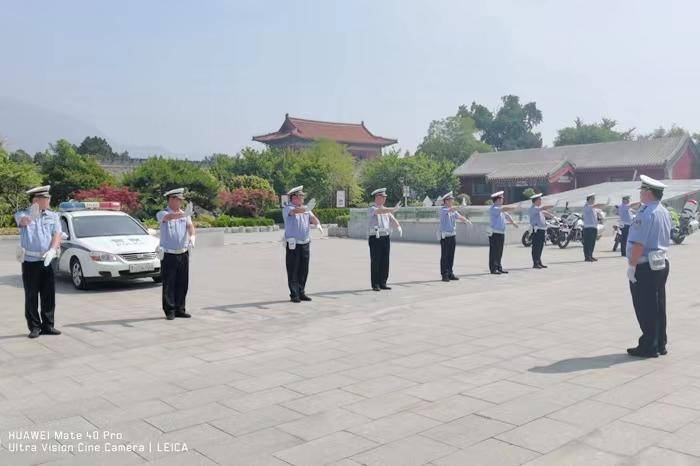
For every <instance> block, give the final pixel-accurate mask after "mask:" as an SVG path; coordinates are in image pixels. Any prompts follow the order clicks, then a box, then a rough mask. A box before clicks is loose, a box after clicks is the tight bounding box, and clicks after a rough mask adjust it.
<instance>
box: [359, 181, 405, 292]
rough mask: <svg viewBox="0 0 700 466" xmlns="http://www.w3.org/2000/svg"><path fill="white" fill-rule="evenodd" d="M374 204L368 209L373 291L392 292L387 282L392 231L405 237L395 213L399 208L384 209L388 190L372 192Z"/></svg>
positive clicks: (382, 189) (381, 189)
mask: <svg viewBox="0 0 700 466" xmlns="http://www.w3.org/2000/svg"><path fill="white" fill-rule="evenodd" d="M372 196H374V204H373V205H371V206H369V209H367V216H368V217H369V232H368V233H369V257H370V269H371V281H372V289H373V290H374V291H379V290H390V289H391V287H389V286H387V284H386V282H387V280H388V278H389V252H390V249H391V231H392V228H396V230H397V231H398V232H399V235H403V230H402V229H401V224H399V222H398V220H396V217H394V212H396V210H397V209H398V206H397V207H393V208H388V207H384V204H385V203H386V198H387V194H386V188H379V189H375V190H374V191H372Z"/></svg>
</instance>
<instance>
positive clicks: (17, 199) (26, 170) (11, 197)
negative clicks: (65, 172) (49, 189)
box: [0, 146, 41, 215]
mask: <svg viewBox="0 0 700 466" xmlns="http://www.w3.org/2000/svg"><path fill="white" fill-rule="evenodd" d="M0 180H2V183H0V215H9V214H13V213H14V212H16V211H17V210H19V209H21V208H23V207H25V206H26V205H27V204H28V203H29V198H28V197H27V195H26V194H25V191H26V190H27V189H29V188H32V187H34V186H38V185H39V184H41V175H40V174H39V172H38V171H37V169H36V166H35V165H34V164H32V163H23V162H20V163H18V162H15V161H13V160H11V158H10V156H9V155H8V154H7V152H6V151H5V150H4V149H3V148H2V147H1V146H0Z"/></svg>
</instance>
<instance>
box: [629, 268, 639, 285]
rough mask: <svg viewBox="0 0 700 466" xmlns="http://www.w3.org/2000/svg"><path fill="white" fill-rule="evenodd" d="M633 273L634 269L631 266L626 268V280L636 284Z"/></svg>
mask: <svg viewBox="0 0 700 466" xmlns="http://www.w3.org/2000/svg"><path fill="white" fill-rule="evenodd" d="M635 271H636V269H635V268H634V267H632V266H631V265H630V266H629V267H627V280H629V281H631V282H632V283H637V278H636V277H635V276H634V274H635Z"/></svg>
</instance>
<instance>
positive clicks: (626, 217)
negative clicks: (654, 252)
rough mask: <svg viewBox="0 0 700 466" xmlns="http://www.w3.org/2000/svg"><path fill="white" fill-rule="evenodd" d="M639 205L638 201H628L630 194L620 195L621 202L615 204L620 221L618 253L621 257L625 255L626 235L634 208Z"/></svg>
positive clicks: (627, 234) (628, 231)
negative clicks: (620, 237)
mask: <svg viewBox="0 0 700 466" xmlns="http://www.w3.org/2000/svg"><path fill="white" fill-rule="evenodd" d="M638 206H639V202H634V203H630V196H629V195H627V196H622V202H621V203H620V205H618V206H617V214H618V215H619V216H620V222H621V223H622V231H621V233H622V240H621V241H620V253H621V254H622V257H626V256H627V237H628V236H629V233H630V226H631V225H632V218H633V217H634V214H635V212H634V210H633V209H636V208H637V207H638Z"/></svg>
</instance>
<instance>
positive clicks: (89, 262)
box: [54, 201, 161, 290]
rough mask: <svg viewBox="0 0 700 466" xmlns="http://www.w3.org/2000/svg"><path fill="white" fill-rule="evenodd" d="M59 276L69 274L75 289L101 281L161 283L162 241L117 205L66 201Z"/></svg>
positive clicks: (62, 214) (61, 209)
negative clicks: (159, 258) (158, 255)
mask: <svg viewBox="0 0 700 466" xmlns="http://www.w3.org/2000/svg"><path fill="white" fill-rule="evenodd" d="M59 216H60V219H61V220H60V221H61V227H62V229H63V233H64V236H63V238H64V239H63V241H62V243H61V255H60V257H59V259H58V260H57V261H54V267H56V269H57V271H58V272H59V273H67V274H70V277H71V280H72V282H73V286H75V287H76V288H78V289H80V290H86V289H88V287H89V285H90V283H92V282H94V281H99V280H124V279H134V278H145V277H151V278H152V279H153V281H155V282H160V280H161V277H160V261H159V260H158V257H157V254H156V248H157V247H158V244H159V242H160V241H159V239H158V238H157V237H156V236H155V235H154V233H155V232H154V231H153V230H148V229H147V228H145V227H144V226H143V225H142V224H141V223H139V222H138V221H137V220H135V219H134V218H133V217H131V216H130V215H128V214H126V213H124V212H121V211H119V203H116V202H73V201H71V202H63V203H61V204H60V205H59Z"/></svg>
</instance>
